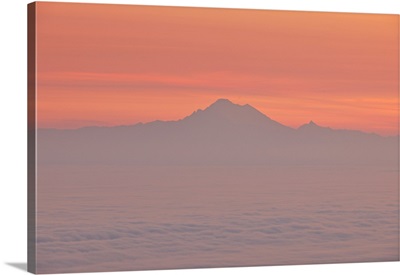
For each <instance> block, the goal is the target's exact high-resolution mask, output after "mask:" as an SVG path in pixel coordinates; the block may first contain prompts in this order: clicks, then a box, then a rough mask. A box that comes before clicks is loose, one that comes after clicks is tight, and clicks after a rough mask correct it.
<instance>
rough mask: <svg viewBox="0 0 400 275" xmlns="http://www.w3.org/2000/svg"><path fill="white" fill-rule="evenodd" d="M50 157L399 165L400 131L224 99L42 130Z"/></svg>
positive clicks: (41, 152) (42, 149)
mask: <svg viewBox="0 0 400 275" xmlns="http://www.w3.org/2000/svg"><path fill="white" fill-rule="evenodd" d="M37 146H38V161H39V163H42V164H137V165H185V164H187V165H194V164H199V165H207V164H210V165H216V164H221V165H223V164H226V165H234V164H237V165H261V164H276V165H286V164H287V165H292V164H299V165H302V164H304V165H307V164H312V165H316V164H322V165H323V164H374V165H375V164H382V165H387V164H389V165H391V164H393V165H394V166H396V165H397V152H398V137H381V136H379V135H376V134H369V133H364V132H360V131H352V130H333V129H331V128H327V127H320V126H318V125H316V124H315V123H314V122H312V121H311V122H310V123H308V124H305V125H303V126H301V127H300V128H298V129H293V128H290V127H287V126H284V125H282V124H280V123H279V122H276V121H274V120H272V119H270V118H269V117H267V116H266V115H264V114H263V113H261V112H259V111H258V110H256V109H255V108H253V107H252V106H250V105H243V106H242V105H237V104H233V103H232V102H230V101H229V100H227V99H219V100H217V101H216V102H215V103H213V104H212V105H210V106H209V107H208V108H206V109H204V110H198V111H195V112H193V114H191V115H190V116H187V117H185V118H183V119H181V120H178V121H154V122H150V123H146V124H143V123H138V124H135V125H131V126H116V127H85V128H80V129H75V130H56V129H39V130H38V145H37Z"/></svg>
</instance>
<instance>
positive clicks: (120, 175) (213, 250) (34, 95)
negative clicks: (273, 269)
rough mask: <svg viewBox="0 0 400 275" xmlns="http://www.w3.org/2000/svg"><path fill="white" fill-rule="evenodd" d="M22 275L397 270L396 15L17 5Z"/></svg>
mask: <svg viewBox="0 0 400 275" xmlns="http://www.w3.org/2000/svg"><path fill="white" fill-rule="evenodd" d="M28 24H29V26H28V40H29V41H28V43H29V45H28V55H29V56H28V82H29V83H28V147H29V148H28V191H29V198H28V199H29V201H28V207H29V210H28V212H29V213H28V223H29V232H28V235H29V236H28V238H29V240H28V269H29V271H30V272H33V273H66V272H96V271H122V270H149V269H180V268H203V267H207V268H208V267H235V266H261V265H289V264H290V265H293V264H317V263H345V262H369V261H397V260H399V227H398V225H399V203H398V196H399V195H398V194H399V192H398V191H399V189H398V188H399V186H398V176H399V167H398V150H399V134H398V130H399V127H398V98H399V95H398V93H399V16H398V15H383V14H382V15H378V14H351V13H320V12H290V11H268V10H245V9H215V8H185V7H159V6H138V5H111V4H82V3H81V4H76V3H56V2H35V3H32V4H29V5H28Z"/></svg>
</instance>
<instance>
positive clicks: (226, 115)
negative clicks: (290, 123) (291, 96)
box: [184, 98, 288, 130]
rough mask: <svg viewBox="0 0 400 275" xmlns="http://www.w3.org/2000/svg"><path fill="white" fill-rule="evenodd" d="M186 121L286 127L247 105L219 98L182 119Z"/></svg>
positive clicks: (285, 128)
mask: <svg viewBox="0 0 400 275" xmlns="http://www.w3.org/2000/svg"><path fill="white" fill-rule="evenodd" d="M184 120H185V121H186V122H187V121H197V123H201V124H204V125H210V124H213V125H242V126H244V125H246V127H248V126H252V127H253V126H255V125H262V127H273V128H280V129H282V128H284V130H287V128H288V127H286V126H283V125H282V124H280V123H278V122H276V121H274V120H272V119H270V118H269V117H268V116H266V115H265V114H263V113H261V112H260V111H258V110H257V109H255V108H254V107H252V106H251V105H249V104H245V105H240V104H236V103H233V102H232V101H230V100H229V99H225V98H220V99H218V100H216V101H215V102H214V103H212V104H211V105H209V106H208V107H207V108H205V109H203V110H197V111H196V112H193V113H192V114H191V115H190V116H188V117H186V118H185V119H184Z"/></svg>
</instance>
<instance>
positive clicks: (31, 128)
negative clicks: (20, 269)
mask: <svg viewBox="0 0 400 275" xmlns="http://www.w3.org/2000/svg"><path fill="white" fill-rule="evenodd" d="M28 271H29V272H32V273H36V3H30V4H28Z"/></svg>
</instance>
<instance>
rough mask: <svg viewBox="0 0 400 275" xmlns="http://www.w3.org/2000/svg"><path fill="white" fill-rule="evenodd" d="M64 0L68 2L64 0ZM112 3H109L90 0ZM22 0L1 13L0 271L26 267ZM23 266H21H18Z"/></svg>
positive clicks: (345, 267)
mask: <svg viewBox="0 0 400 275" xmlns="http://www.w3.org/2000/svg"><path fill="white" fill-rule="evenodd" d="M64 2H72V1H67V0H64ZM85 2H97V3H101V2H103V3H107V2H108V3H111V0H108V1H101V0H97V1H90V0H85ZM117 2H118V3H127V4H148V5H172V6H173V5H178V6H179V5H180V6H205V7H235V8H257V9H279V10H313V11H344V12H367V13H392V14H399V13H400V1H399V0H280V1H277V0H275V1H268V0H263V1H262V0H164V1H162V0H158V1H157V0H141V1H140V0H132V1H123V0H118V1H117ZM27 3H29V1H26V0H2V1H1V4H0V5H1V9H0V10H1V14H0V20H1V24H0V28H1V32H0V35H1V38H0V41H1V42H0V47H1V50H0V69H1V74H0V81H1V82H0V83H1V84H0V112H1V113H0V114H1V115H0V188H1V190H0V213H1V216H0V217H1V218H0V221H1V223H0V230H1V234H0V274H5V275H8V274H10V275H12V274H24V273H25V272H26V271H24V270H23V268H24V266H25V265H26V258H27V257H26V253H27V252H26V251H27V249H26V232H27V230H26V227H27V223H26V197H27V194H26V150H27V147H26V57H27V56H26V51H27V50H26V16H27V14H26V4H27ZM21 268H22V269H21ZM265 273H268V274H269V275H275V274H299V275H302V274H307V275H313V274H326V275H329V274H335V275H336V274H388V275H390V274H400V263H399V262H391V263H362V264H335V265H309V266H280V267H252V268H220V269H198V270H169V271H147V272H146V271H145V272H122V273H116V272H114V273H101V274H104V275H108V274H138V275H140V274H154V275H170V274H189V275H195V274H196V275H223V274H233V275H236V274H265Z"/></svg>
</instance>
